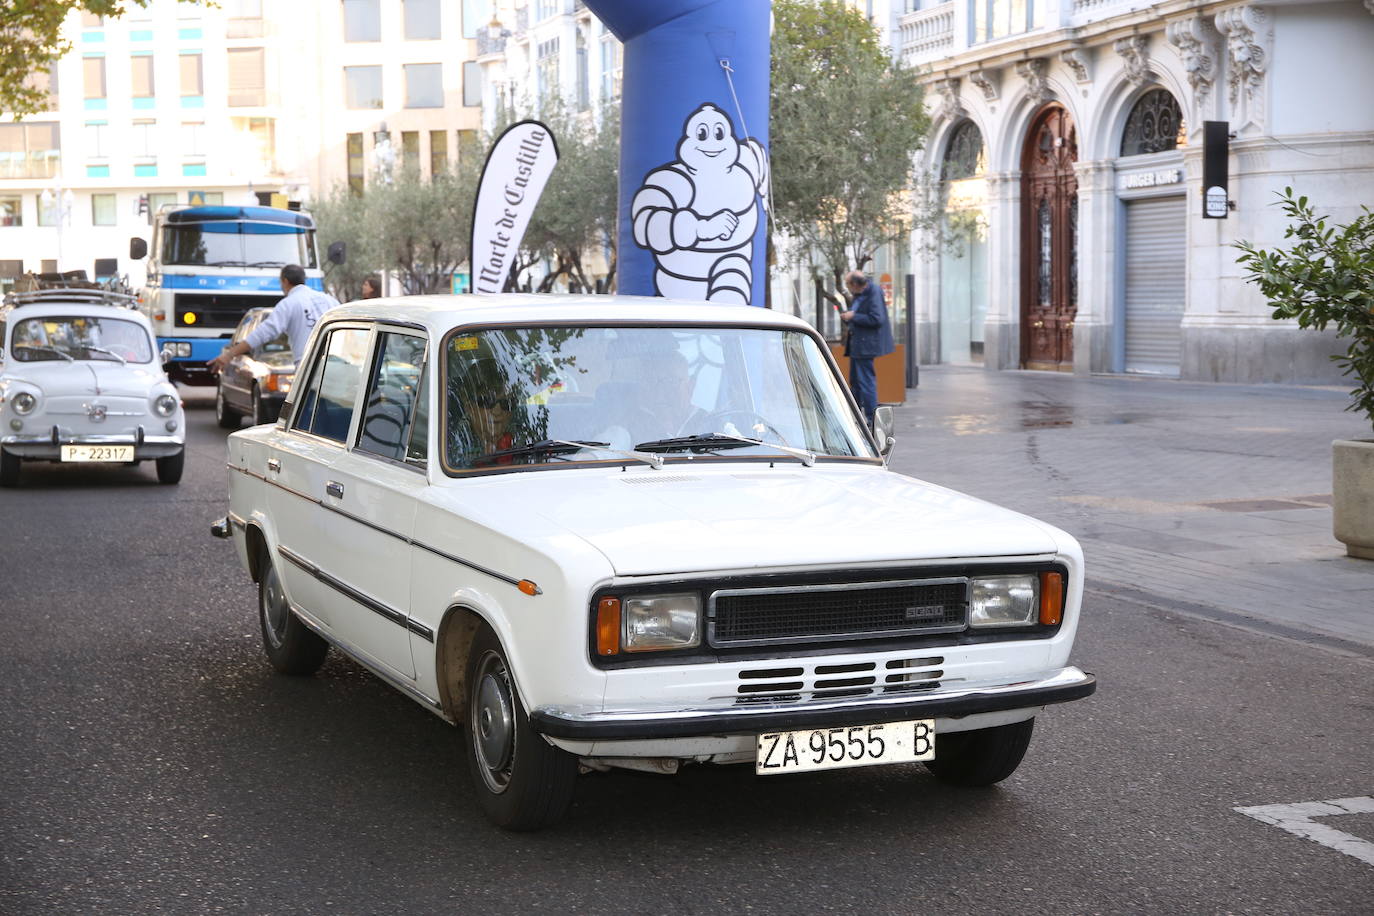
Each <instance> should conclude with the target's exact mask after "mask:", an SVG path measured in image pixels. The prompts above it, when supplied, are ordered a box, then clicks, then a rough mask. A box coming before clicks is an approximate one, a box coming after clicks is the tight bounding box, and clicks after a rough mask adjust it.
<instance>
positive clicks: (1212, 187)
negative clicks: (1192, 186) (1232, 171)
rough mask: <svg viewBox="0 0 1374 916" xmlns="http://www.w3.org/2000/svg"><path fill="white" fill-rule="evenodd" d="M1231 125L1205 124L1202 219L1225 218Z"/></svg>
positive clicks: (1227, 201) (1213, 122)
mask: <svg viewBox="0 0 1374 916" xmlns="http://www.w3.org/2000/svg"><path fill="white" fill-rule="evenodd" d="M1230 146H1231V142H1230V122H1228V121H1203V122H1202V218H1203V219H1226V213H1227V211H1228V210H1229V209H1230V202H1229V197H1228V196H1227V189H1226V182H1227V179H1228V177H1229V175H1228V171H1229V162H1230V153H1231V149H1230Z"/></svg>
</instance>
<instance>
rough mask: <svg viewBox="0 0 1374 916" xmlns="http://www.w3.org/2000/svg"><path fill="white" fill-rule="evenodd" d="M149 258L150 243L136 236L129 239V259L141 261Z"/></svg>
mask: <svg viewBox="0 0 1374 916" xmlns="http://www.w3.org/2000/svg"><path fill="white" fill-rule="evenodd" d="M147 256H148V243H147V242H145V241H144V240H143V239H141V238H138V237H137V236H135V237H134V238H131V239H129V257H131V258H133V259H134V260H135V261H141V260H143V259H144V258H146V257H147Z"/></svg>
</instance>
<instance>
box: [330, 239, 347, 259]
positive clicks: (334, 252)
mask: <svg viewBox="0 0 1374 916" xmlns="http://www.w3.org/2000/svg"><path fill="white" fill-rule="evenodd" d="M328 258H329V263H330V264H342V263H343V262H344V261H346V260H347V259H348V246H347V245H345V244H344V243H343V242H330V243H329V254H328Z"/></svg>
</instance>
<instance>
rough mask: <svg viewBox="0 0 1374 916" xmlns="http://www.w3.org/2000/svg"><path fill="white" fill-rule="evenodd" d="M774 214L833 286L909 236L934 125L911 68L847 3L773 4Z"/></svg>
mask: <svg viewBox="0 0 1374 916" xmlns="http://www.w3.org/2000/svg"><path fill="white" fill-rule="evenodd" d="M773 17H774V29H773V45H772V56H773V69H772V99H771V101H772V119H771V121H770V124H769V128H770V129H769V134H770V138H769V141H770V146H771V150H770V156H771V159H772V175H773V216H774V220H775V222H776V224H777V226H778V228H779V229H781V230H782V231H783V232H785V233H787V235H788V236H790V237H791V238H792V239H793V240H795V241H797V242H799V243H801V245H802V246H803V247H804V248H807V249H811V250H814V251H817V252H819V253H820V255H821V257H822V258H824V260H825V262H826V264H827V265H828V266H829V268H830V273H831V276H832V280H833V282H834V285H835V288H836V289H843V285H842V284H841V282H840V278H841V277H842V276H843V274H844V272H845V271H846V270H848V269H850V268H855V269H860V270H862V269H863V268H864V266H865V265H866V264H867V263H868V262H869V261H870V260H872V258H873V255H874V253H875V251H876V250H877V249H878V248H879V247H880V246H881V245H883V244H885V243H887V242H889V241H892V240H894V239H898V238H902V237H904V236H905V234H906V232H907V231H908V229H909V226H910V222H911V209H912V208H911V203H910V196H909V188H910V187H911V183H912V175H913V170H914V161H915V160H914V156H915V153H916V151H917V150H919V149H920V148H921V146H922V144H923V143H924V141H925V135H926V131H927V129H928V128H929V126H930V119H929V117H928V116H927V115H926V113H925V105H924V102H923V93H922V90H921V86H920V84H919V83H918V82H917V75H916V72H915V70H914V69H912V68H910V67H907V66H905V65H903V64H901V63H900V62H899V61H894V60H893V59H892V58H890V57H889V56H888V54H887V52H886V50H885V49H884V48H883V45H882V43H881V41H880V36H879V33H878V30H877V29H876V28H875V27H874V26H873V25H872V24H871V23H869V22H868V20H867V19H866V18H865V17H864V16H863V14H862V13H860V12H859V11H858V10H857V9H855V8H854V7H853V6H852V5H851V4H849V3H846V2H844V0H774V3H773Z"/></svg>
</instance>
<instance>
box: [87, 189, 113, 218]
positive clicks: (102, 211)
mask: <svg viewBox="0 0 1374 916" xmlns="http://www.w3.org/2000/svg"><path fill="white" fill-rule="evenodd" d="M115 200H116V198H115V195H113V194H92V195H91V225H92V226H113V225H114V224H115Z"/></svg>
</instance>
